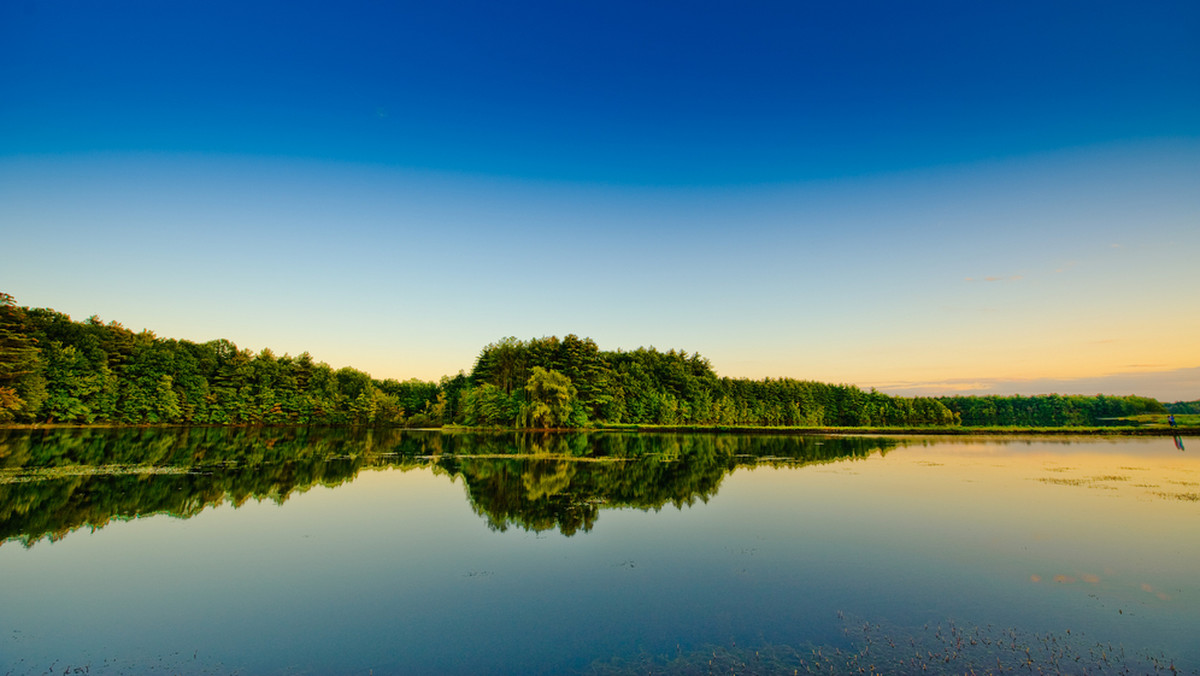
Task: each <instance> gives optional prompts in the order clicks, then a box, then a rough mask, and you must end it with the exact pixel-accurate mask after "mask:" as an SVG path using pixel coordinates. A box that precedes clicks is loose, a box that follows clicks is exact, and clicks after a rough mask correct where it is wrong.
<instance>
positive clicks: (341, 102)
mask: <svg viewBox="0 0 1200 676" xmlns="http://www.w3.org/2000/svg"><path fill="white" fill-rule="evenodd" d="M1014 5H1015V6H1014ZM1197 36H1200V3H1195V2H1190V1H1189V2H1087V3H1085V2H1030V3H991V4H989V3H974V2H956V1H955V2H949V1H948V2H901V3H897V2H844V3H843V2H836V3H835V2H787V3H783V2H780V3H711V2H677V3H666V2H662V3H655V2H614V1H605V2H554V3H551V2H544V3H543V2H536V3H535V2H529V3H520V2H518V3H496V2H444V3H393V2H385V1H383V0H364V1H362V2H341V3H336V4H334V3H316V2H286V3H283V2H280V3H255V2H221V1H217V2H212V1H209V2H202V3H201V2H196V3H192V2H166V3H164V2H160V1H158V0H147V1H145V2H121V1H106V2H94V1H93V0H61V1H59V0H53V1H52V0H10V1H8V2H3V3H0V291H5V292H7V293H11V294H13V295H14V296H15V297H16V299H17V302H18V303H19V304H21V305H30V306H38V307H53V308H55V309H57V310H59V311H61V312H65V313H67V314H70V315H71V316H72V317H73V318H75V319H78V320H82V319H85V318H86V317H88V316H89V315H92V314H98V315H100V317H101V318H102V319H103V320H105V321H108V320H116V321H120V322H121V323H123V324H125V325H126V326H128V327H130V328H133V329H135V330H140V329H142V328H149V329H151V330H153V331H155V332H156V333H157V334H158V335H160V336H164V337H174V338H185V339H189V340H194V341H205V340H210V339H214V338H228V339H230V340H232V341H234V342H235V343H237V344H238V345H239V346H242V347H248V348H251V349H254V350H259V349H262V348H264V347H270V348H271V349H273V350H274V351H275V352H276V353H280V354H282V353H285V352H286V353H290V354H293V355H295V354H299V353H300V352H303V351H309V352H310V353H312V355H313V356H314V358H316V359H318V360H320V361H325V362H328V363H330V364H332V365H333V366H335V367H341V366H353V367H355V368H359V369H362V370H364V371H367V372H369V373H371V374H372V375H374V376H376V377H379V378H387V377H392V378H398V379H405V378H410V377H417V378H422V379H437V378H438V377H440V376H442V375H446V374H454V373H457V372H458V371H459V370H470V368H471V366H472V364H473V362H474V358H475V356H476V355H477V354H478V352H479V350H480V349H481V348H482V347H483V346H484V345H486V344H487V343H490V342H493V341H495V340H497V339H499V338H502V337H504V336H509V335H515V336H517V337H520V338H531V337H538V336H543V335H559V336H562V335H565V334H567V333H575V334H578V335H580V336H590V337H592V338H593V339H595V340H596V342H597V343H598V344H599V345H600V347H601V348H602V349H617V348H623V349H634V348H637V347H639V346H656V347H658V348H660V349H667V348H676V349H685V350H688V351H689V352H693V351H695V352H700V353H701V354H703V355H704V356H706V357H708V358H709V359H710V360H711V361H712V363H713V366H714V368H715V369H716V370H717V372H718V373H719V374H721V375H726V376H733V377H753V378H760V377H766V376H772V377H793V378H802V379H812V380H820V381H827V382H838V383H854V384H857V385H860V386H862V387H877V388H879V389H881V390H883V391H887V392H896V393H918V392H919V393H926V394H946V393H954V392H970V393H986V392H997V393H1010V392H1020V393H1023V394H1034V393H1040V392H1050V391H1057V392H1063V393H1067V392H1081V393H1089V394H1094V393H1097V392H1105V393H1111V394H1130V393H1137V394H1146V395H1149V396H1155V397H1158V398H1160V399H1164V400H1168V401H1174V400H1179V399H1196V398H1200V293H1197V289H1198V288H1200V267H1198V264H1197V261H1198V260H1200V39H1198V38H1197Z"/></svg>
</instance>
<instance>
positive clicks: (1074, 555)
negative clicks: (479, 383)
mask: <svg viewBox="0 0 1200 676" xmlns="http://www.w3.org/2000/svg"><path fill="white" fill-rule="evenodd" d="M1197 452H1200V438H1195V437H1192V438H1181V439H1172V438H1171V437H1151V438H1143V437H1136V438H1123V437H1049V436H1027V437H1026V436H1022V437H990V436H989V437H937V436H886V437H883V436H881V437H869V436H846V437H827V436H788V435H767V434H764V435H741V434H738V435H732V434H729V435H726V434H635V433H624V432H596V433H572V434H567V433H564V434H526V433H495V434H485V433H467V432H439V431H404V430H385V431H380V430H374V431H372V430H345V429H334V430H329V429H295V428H283V429H273V428H203V429H182V430H176V429H132V430H105V429H87V430H65V429H64V430H35V431H18V430H7V431H5V430H0V543H2V544H0V674H41V673H54V674H71V673H87V674H141V673H163V674H168V673H170V674H176V673H180V674H226V673H242V674H477V673H488V674H530V673H587V674H627V673H628V674H632V673H667V674H672V673H674V674H692V673H718V672H721V673H730V672H734V673H788V674H791V673H794V672H799V673H859V672H860V669H861V670H863V671H864V672H865V673H870V671H877V672H882V673H964V672H968V671H970V670H972V669H973V670H975V671H976V672H978V673H988V672H991V673H998V672H1009V671H1021V672H1022V673H1030V672H1037V671H1038V670H1039V669H1040V670H1041V671H1043V672H1046V673H1055V672H1062V671H1070V672H1075V673H1080V672H1084V671H1086V672H1087V673H1114V674H1115V673H1126V672H1127V671H1128V672H1132V673H1153V672H1155V671H1161V672H1162V673H1172V671H1171V670H1172V669H1174V670H1176V671H1178V672H1180V673H1200V641H1197V640H1196V637H1197V636H1198V635H1200V578H1198V576H1197V573H1198V572H1200V460H1198V458H1197Z"/></svg>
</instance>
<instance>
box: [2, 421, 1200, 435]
mask: <svg viewBox="0 0 1200 676" xmlns="http://www.w3.org/2000/svg"><path fill="white" fill-rule="evenodd" d="M308 427H316V428H327V429H337V428H345V429H354V428H370V429H387V430H413V431H418V430H425V431H432V430H440V431H445V432H485V431H492V432H542V433H561V432H648V433H660V434H661V433H686V434H782V435H799V436H802V435H814V436H817V435H820V436H854V435H864V434H869V435H909V436H911V435H937V436H971V435H976V436H991V435H1005V434H1043V435H1052V436H1065V435H1077V436H1151V437H1178V436H1196V435H1200V425H1180V426H1177V427H1166V426H1157V425H1155V426H1138V425H1112V426H1104V427H1095V426H1078V427H1033V426H1012V427H965V426H964V427H758V426H751V425H599V426H596V427H582V428H559V429H545V428H520V427H465V426H458V425H454V426H444V427H389V426H373V425H319V424H318V425H308V424H263V423H238V424H227V425H185V424H179V423H163V424H121V423H5V424H2V425H0V430H28V431H34V430H91V429H120V430H126V429H249V428H259V429H267V428H270V429H296V428H308Z"/></svg>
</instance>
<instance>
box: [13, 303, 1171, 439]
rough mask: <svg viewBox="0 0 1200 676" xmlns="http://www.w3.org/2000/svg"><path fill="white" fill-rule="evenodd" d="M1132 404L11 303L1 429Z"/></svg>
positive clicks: (985, 418) (498, 423) (722, 421)
mask: <svg viewBox="0 0 1200 676" xmlns="http://www.w3.org/2000/svg"><path fill="white" fill-rule="evenodd" d="M1166 412H1167V409H1166V408H1165V407H1164V406H1163V404H1161V403H1160V402H1158V401H1157V400H1155V399H1151V398H1147V397H1136V396H1121V397H1117V396H1103V395H1097V396H1059V395H1048V396H1034V397H1021V396H1007V397H997V396H987V397H940V398H934V397H897V396H888V395H885V394H882V393H879V392H875V391H873V390H872V391H869V392H868V391H864V390H861V389H859V388H858V387H855V386H852V385H831V384H826V383H818V382H811V381H801V380H792V379H787V378H781V379H773V378H766V379H763V380H749V379H745V378H722V377H718V376H717V374H716V372H714V371H713V369H712V365H711V364H709V362H708V360H707V359H705V358H703V357H701V356H700V355H699V354H695V353H693V354H688V353H687V352H684V351H677V350H668V351H666V352H660V351H658V350H656V349H654V348H653V347H651V348H649V349H646V348H639V349H637V350H633V351H629V352H626V351H622V350H617V351H615V352H608V351H601V350H600V349H599V348H598V347H597V346H596V343H595V342H593V341H592V340H591V339H590V338H579V337H577V336H574V335H568V336H566V337H565V338H561V339H560V338H558V337H549V338H535V339H531V340H527V341H526V340H518V339H517V338H505V339H503V340H501V341H499V342H496V343H493V344H491V345H488V346H486V347H485V348H483V350H482V352H480V354H479V357H478V359H477V360H476V362H475V366H474V368H473V369H472V371H471V373H470V374H465V373H461V372H460V373H459V374H458V375H457V376H454V377H443V378H442V379H441V381H440V382H437V383H434V382H426V381H420V380H415V379H413V380H406V381H403V382H399V381H396V380H391V379H388V380H376V379H374V378H372V377H371V376H370V375H368V374H366V373H363V372H362V371H358V370H356V369H352V368H341V369H334V368H332V367H331V366H329V365H328V364H325V363H322V362H315V361H313V358H312V357H311V356H310V355H309V354H308V353H307V352H306V353H304V354H301V355H300V356H298V357H291V356H288V355H283V356H282V357H279V356H276V355H275V354H274V353H272V352H271V351H270V350H268V349H264V350H262V351H261V352H258V353H257V354H256V353H253V352H251V351H250V350H244V349H238V347H237V346H236V345H234V344H233V343H232V342H230V341H228V340H214V341H209V342H206V343H193V342H190V341H186V340H173V339H166V338H159V337H157V336H155V335H154V333H152V332H150V331H141V332H138V333H135V332H133V331H131V330H129V329H127V328H125V327H123V326H121V324H119V323H117V322H108V323H104V322H102V321H101V320H100V319H99V318H98V317H96V316H92V317H90V318H89V319H87V320H86V321H83V322H76V321H73V320H72V319H71V318H70V317H69V316H67V315H64V314H62V313H59V312H56V311H54V310H50V309H46V308H28V307H21V306H18V305H16V303H15V302H14V300H13V298H12V296H10V295H8V294H2V293H0V423H12V422H16V423H117V424H131V425H140V424H184V425H214V424H215V425H224V424H317V425H381V426H403V427H440V426H444V425H466V426H475V427H522V428H565V427H571V428H583V427H589V426H598V425H620V424H633V425H716V426H790V427H935V426H936V427H947V426H960V425H967V426H1083V425H1095V424H1103V422H1104V421H1106V420H1111V419H1114V418H1119V417H1124V416H1131V415H1138V414H1144V413H1159V414H1163V413H1166Z"/></svg>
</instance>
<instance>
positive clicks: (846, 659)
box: [584, 613, 1196, 676]
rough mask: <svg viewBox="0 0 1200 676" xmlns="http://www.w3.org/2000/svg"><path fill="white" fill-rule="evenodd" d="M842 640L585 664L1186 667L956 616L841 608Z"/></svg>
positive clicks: (1042, 670)
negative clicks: (890, 615) (863, 613)
mask: <svg viewBox="0 0 1200 676" xmlns="http://www.w3.org/2000/svg"><path fill="white" fill-rule="evenodd" d="M838 619H839V621H840V622H841V624H842V634H843V635H844V636H845V637H846V639H847V642H846V643H845V644H842V645H811V644H807V643H798V644H796V645H781V644H771V643H764V644H761V645H751V646H740V645H738V644H737V643H733V642H731V643H730V644H728V645H704V646H700V647H697V648H694V649H691V650H683V649H679V650H677V652H676V653H675V654H674V655H648V654H641V655H638V656H635V657H632V658H614V659H612V660H609V661H601V662H596V663H593V664H591V665H589V667H588V668H587V669H586V670H585V671H584V673H587V674H595V675H597V676H624V675H626V674H629V675H632V674H660V675H664V676H676V675H678V676H691V675H693V674H828V675H830V676H833V675H841V674H946V675H949V674H980V675H983V674H1012V673H1021V674H1062V673H1076V674H1100V675H1104V674H1182V673H1196V672H1194V671H1193V672H1185V671H1183V670H1181V669H1180V667H1179V666H1178V665H1177V664H1176V661H1175V660H1174V659H1172V658H1171V657H1169V656H1167V655H1163V654H1155V653H1153V652H1149V651H1133V650H1129V649H1126V648H1125V647H1124V646H1121V645H1118V644H1113V643H1109V642H1103V641H1097V640H1094V639H1092V638H1091V637H1089V636H1087V635H1086V634H1085V633H1083V632H1078V631H1076V632H1072V631H1071V630H1070V629H1064V630H1062V631H1058V632H1047V633H1037V632H1029V631H1023V630H1020V629H1015V628H1000V627H994V626H992V625H986V626H977V625H971V624H960V623H957V622H955V621H953V620H946V621H945V622H942V623H936V624H925V625H923V626H921V627H899V626H895V625H889V624H885V623H879V622H870V621H866V620H862V619H858V618H852V617H850V616H849V615H846V614H844V613H838Z"/></svg>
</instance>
